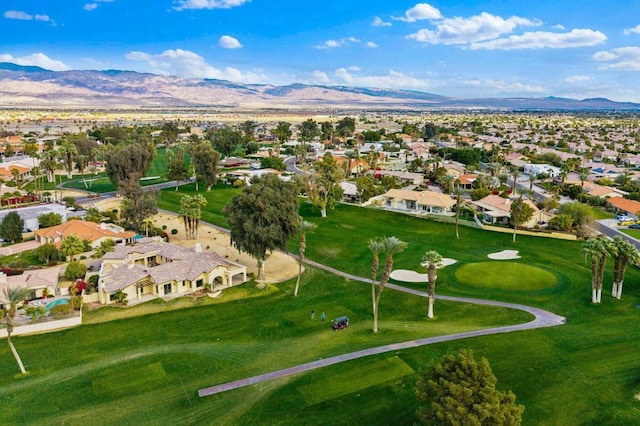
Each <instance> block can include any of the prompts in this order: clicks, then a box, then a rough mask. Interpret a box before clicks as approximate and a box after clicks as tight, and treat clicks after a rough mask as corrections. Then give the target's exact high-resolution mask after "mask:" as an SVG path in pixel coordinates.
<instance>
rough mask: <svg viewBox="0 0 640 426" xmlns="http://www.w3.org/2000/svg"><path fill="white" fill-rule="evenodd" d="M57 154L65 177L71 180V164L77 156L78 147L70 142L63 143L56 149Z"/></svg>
mask: <svg viewBox="0 0 640 426" xmlns="http://www.w3.org/2000/svg"><path fill="white" fill-rule="evenodd" d="M58 154H59V155H60V157H61V158H62V162H63V163H64V167H65V169H66V170H67V177H68V178H69V179H71V178H72V177H73V175H72V172H73V162H74V160H75V158H76V156H77V155H78V147H76V146H75V145H74V144H73V143H71V142H68V141H65V142H63V143H62V145H60V147H59V148H58Z"/></svg>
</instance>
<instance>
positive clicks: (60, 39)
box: [0, 0, 640, 102]
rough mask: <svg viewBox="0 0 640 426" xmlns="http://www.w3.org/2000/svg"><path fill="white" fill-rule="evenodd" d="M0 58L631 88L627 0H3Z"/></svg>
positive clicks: (434, 82) (311, 76)
mask: <svg viewBox="0 0 640 426" xmlns="http://www.w3.org/2000/svg"><path fill="white" fill-rule="evenodd" d="M0 40H1V41H0V61H6V62H14V63H18V64H23V65H39V66H42V67H44V68H48V69H53V70H67V69H100V70H102V69H123V70H134V71H140V72H152V73H157V74H166V75H177V76H182V77H188V78H204V77H206V78H219V79H225V80H231V81H236V82H243V83H266V84H290V83H294V82H300V83H307V84H326V85H349V86H361V87H381V88H395V89H412V90H420V91H425V92H431V93H437V94H441V95H445V96H454V97H504V96H532V97H539V96H548V95H554V96H567V97H573V98H579V99H582V98H587V97H608V98H611V99H614V100H618V101H635V102H640V90H639V88H640V1H637V0H616V1H615V2H613V1H603V0H599V1H593V0H581V1H577V0H553V1H550V0H537V1H523V0H486V1H460V0H458V1H444V0H441V1H431V2H428V3H418V2H415V1H403V0H393V1H376V0H317V1H311V0H135V1H134V0H93V1H91V0H85V1H78V0H2V1H0Z"/></svg>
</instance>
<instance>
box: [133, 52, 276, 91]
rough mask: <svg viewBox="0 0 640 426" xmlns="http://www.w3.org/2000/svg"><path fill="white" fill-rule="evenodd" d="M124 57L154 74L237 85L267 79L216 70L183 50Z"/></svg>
mask: <svg viewBox="0 0 640 426" xmlns="http://www.w3.org/2000/svg"><path fill="white" fill-rule="evenodd" d="M125 57H126V58H127V59H129V60H132V61H139V62H144V63H146V65H147V66H148V70H149V71H150V72H153V73H155V74H161V75H174V76H179V77H185V78H216V79H220V80H230V81H234V82H239V83H267V82H269V81H270V79H269V77H268V76H266V75H264V74H262V73H260V72H242V71H240V70H238V69H236V68H232V67H225V68H224V69H219V68H216V67H214V66H212V65H210V64H209V63H207V62H206V61H205V59H204V58H203V57H202V56H200V55H198V54H197V53H195V52H192V51H189V50H183V49H175V50H165V51H164V52H162V53H160V54H158V55H153V54H150V53H146V52H136V51H133V52H129V53H127V54H126V55H125Z"/></svg>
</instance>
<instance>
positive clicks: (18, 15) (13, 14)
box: [3, 10, 55, 25]
mask: <svg viewBox="0 0 640 426" xmlns="http://www.w3.org/2000/svg"><path fill="white" fill-rule="evenodd" d="M3 16H4V17H5V18H6V19H17V20H19V21H33V20H36V21H40V22H50V23H51V24H52V25H55V22H54V21H53V19H51V18H50V17H49V15H43V14H36V15H30V14H28V13H26V12H23V11H21V10H7V11H6V12H4V14H3Z"/></svg>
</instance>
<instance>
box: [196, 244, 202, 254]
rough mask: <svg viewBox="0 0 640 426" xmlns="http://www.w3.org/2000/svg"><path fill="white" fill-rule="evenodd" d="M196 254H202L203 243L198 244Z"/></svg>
mask: <svg viewBox="0 0 640 426" xmlns="http://www.w3.org/2000/svg"><path fill="white" fill-rule="evenodd" d="M196 253H202V243H196Z"/></svg>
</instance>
